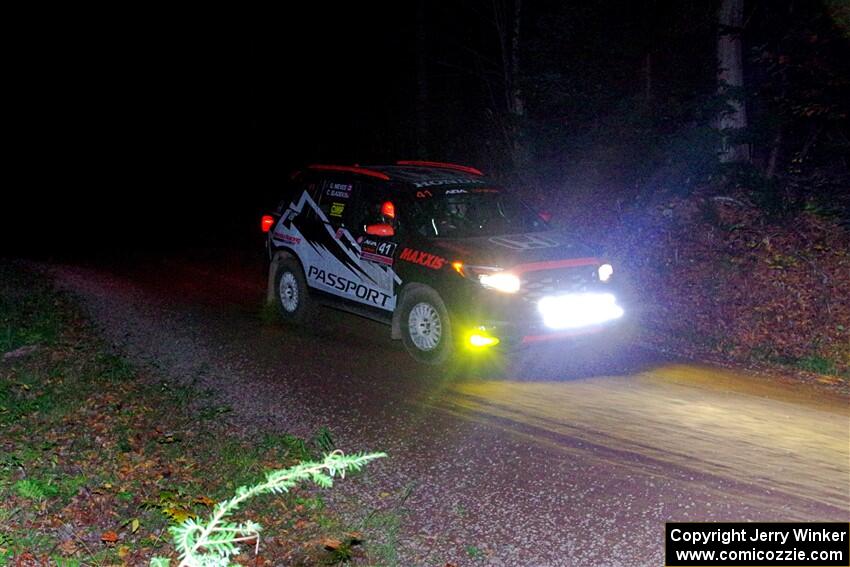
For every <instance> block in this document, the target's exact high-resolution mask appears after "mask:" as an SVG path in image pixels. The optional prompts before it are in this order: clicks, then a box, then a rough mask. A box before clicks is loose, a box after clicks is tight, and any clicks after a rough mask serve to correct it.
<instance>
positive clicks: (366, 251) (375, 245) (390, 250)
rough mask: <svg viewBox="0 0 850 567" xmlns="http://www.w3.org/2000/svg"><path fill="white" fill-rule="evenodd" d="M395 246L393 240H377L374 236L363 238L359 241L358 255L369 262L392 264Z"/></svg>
mask: <svg viewBox="0 0 850 567" xmlns="http://www.w3.org/2000/svg"><path fill="white" fill-rule="evenodd" d="M396 246H397V244H396V243H395V242H378V241H377V240H375V239H374V238H365V239H362V240H361V241H360V257H361V258H362V259H364V260H369V261H370V262H378V263H379V264H386V265H388V266H392V265H393V255H394V254H395V249H396Z"/></svg>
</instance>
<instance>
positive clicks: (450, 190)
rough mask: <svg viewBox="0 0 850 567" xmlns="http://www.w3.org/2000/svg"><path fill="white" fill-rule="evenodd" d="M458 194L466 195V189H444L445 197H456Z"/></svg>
mask: <svg viewBox="0 0 850 567" xmlns="http://www.w3.org/2000/svg"><path fill="white" fill-rule="evenodd" d="M458 193H468V191H467V190H466V189H446V195H456V194H458Z"/></svg>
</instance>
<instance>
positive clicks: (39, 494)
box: [12, 478, 59, 502]
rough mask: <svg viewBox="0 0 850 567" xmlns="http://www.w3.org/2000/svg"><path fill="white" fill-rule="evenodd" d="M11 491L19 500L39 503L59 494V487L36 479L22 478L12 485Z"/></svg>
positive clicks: (50, 482)
mask: <svg viewBox="0 0 850 567" xmlns="http://www.w3.org/2000/svg"><path fill="white" fill-rule="evenodd" d="M12 489H13V490H14V491H15V492H16V493H17V494H18V496H20V497H21V498H26V499H27V500H34V501H36V502H41V501H42V500H46V499H48V498H52V497H53V496H56V495H57V494H59V487H58V486H57V485H56V484H54V483H53V482H52V481H49V480H47V481H45V480H40V479H37V478H24V479H21V480H19V481H17V482H16V483H15V484H13V485H12Z"/></svg>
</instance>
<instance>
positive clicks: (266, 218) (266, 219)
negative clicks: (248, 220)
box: [260, 215, 274, 232]
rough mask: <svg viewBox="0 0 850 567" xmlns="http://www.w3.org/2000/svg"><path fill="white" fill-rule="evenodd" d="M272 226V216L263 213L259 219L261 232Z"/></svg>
mask: <svg viewBox="0 0 850 567" xmlns="http://www.w3.org/2000/svg"><path fill="white" fill-rule="evenodd" d="M272 226H274V217H273V216H271V215H263V218H262V219H260V228H261V229H262V231H263V232H268V231H270V230H271V229H272Z"/></svg>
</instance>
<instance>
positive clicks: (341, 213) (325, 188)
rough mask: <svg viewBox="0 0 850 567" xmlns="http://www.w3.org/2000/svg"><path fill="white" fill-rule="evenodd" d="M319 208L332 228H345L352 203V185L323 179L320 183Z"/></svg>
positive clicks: (348, 182) (346, 182)
mask: <svg viewBox="0 0 850 567" xmlns="http://www.w3.org/2000/svg"><path fill="white" fill-rule="evenodd" d="M320 193H321V194H320V196H319V207H320V208H321V209H322V212H323V213H325V216H326V217H328V220H329V221H330V223H331V225H332V226H333V227H334V228H338V227H340V226H347V225H348V224H350V222H346V221H349V219H350V218H351V215H352V210H351V209H352V207H353V203H354V183H352V182H351V181H342V180H335V179H325V180H324V181H322V183H321V192H320Z"/></svg>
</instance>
